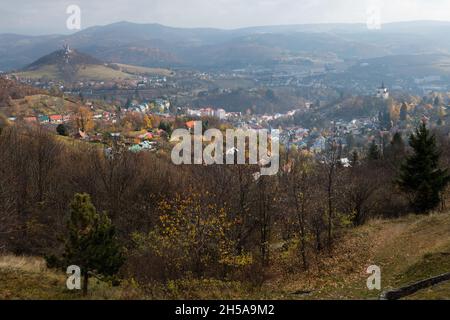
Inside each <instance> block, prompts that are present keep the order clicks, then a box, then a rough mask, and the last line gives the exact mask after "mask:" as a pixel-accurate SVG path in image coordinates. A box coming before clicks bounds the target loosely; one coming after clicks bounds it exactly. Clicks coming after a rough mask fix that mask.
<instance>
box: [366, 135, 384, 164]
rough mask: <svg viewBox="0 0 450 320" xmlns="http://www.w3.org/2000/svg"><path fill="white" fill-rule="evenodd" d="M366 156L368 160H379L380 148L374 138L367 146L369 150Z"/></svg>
mask: <svg viewBox="0 0 450 320" xmlns="http://www.w3.org/2000/svg"><path fill="white" fill-rule="evenodd" d="M367 158H368V159H369V160H379V159H380V158H381V156H380V149H379V148H378V145H377V144H376V143H375V140H373V141H372V143H371V144H370V147H369V152H368V153H367Z"/></svg>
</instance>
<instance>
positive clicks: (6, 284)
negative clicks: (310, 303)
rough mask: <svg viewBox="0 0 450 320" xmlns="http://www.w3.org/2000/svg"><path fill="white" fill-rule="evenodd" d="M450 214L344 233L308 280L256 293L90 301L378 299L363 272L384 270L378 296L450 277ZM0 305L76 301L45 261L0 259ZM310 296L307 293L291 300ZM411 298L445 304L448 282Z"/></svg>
mask: <svg viewBox="0 0 450 320" xmlns="http://www.w3.org/2000/svg"><path fill="white" fill-rule="evenodd" d="M449 234H450V214H448V213H447V214H435V215H431V216H409V217H405V218H401V219H398V220H376V221H373V222H371V223H369V224H367V225H366V226H363V227H359V228H356V229H352V230H350V231H348V232H347V233H346V234H345V235H343V237H342V239H340V241H339V242H338V245H337V247H336V248H335V251H334V253H333V255H332V257H329V256H328V255H326V257H324V258H323V259H320V260H318V261H320V263H316V262H314V261H313V260H314V259H311V269H310V271H308V272H307V273H305V272H300V271H298V270H299V269H298V268H297V267H295V264H294V263H292V262H289V261H291V260H287V262H288V263H290V264H291V265H293V266H294V267H293V268H292V269H293V270H292V272H291V273H290V274H289V275H286V272H285V271H283V272H281V271H280V272H277V270H275V269H274V270H273V271H272V280H270V281H268V282H267V283H266V284H265V285H264V286H263V287H262V288H261V291H259V290H255V288H250V287H246V286H244V285H241V284H239V283H223V282H218V281H217V282H214V281H211V282H208V281H206V280H205V281H206V282H205V281H188V280H186V281H180V282H178V283H173V284H170V285H169V286H167V287H166V288H156V287H155V288H154V291H155V292H157V293H156V294H153V295H152V296H148V295H145V296H144V295H141V294H139V293H138V292H137V291H136V290H135V289H130V287H129V286H128V287H124V286H122V288H111V287H109V286H107V285H106V284H97V283H95V281H93V282H94V283H93V285H92V288H93V290H92V292H91V296H90V298H95V299H115V298H194V299H207V298H247V299H248V298H250V299H252V298H253V299H255V298H272V299H280V298H282V299H376V298H378V296H379V294H380V292H378V291H369V290H368V289H367V288H366V279H367V277H368V275H367V274H366V273H365V271H366V268H367V267H368V266H370V265H372V264H375V265H378V266H380V267H381V269H382V289H383V290H386V289H389V288H396V287H399V286H402V285H406V284H410V283H412V282H415V281H417V280H421V279H424V278H427V277H430V276H435V275H439V274H441V273H444V272H450V237H449ZM0 279H2V286H1V287H0V299H1V298H3V299H4V298H7V299H18V298H25V299H31V298H38V299H47V298H50V299H74V298H75V299H78V298H80V296H79V294H77V293H73V292H69V291H67V290H65V289H64V288H65V285H64V281H65V275H64V274H63V273H55V272H53V271H49V270H46V269H45V267H44V264H43V261H42V259H38V258H26V259H24V258H17V257H11V256H6V257H0ZM298 291H311V293H309V294H303V295H302V294H293V293H294V292H298ZM409 298H414V299H449V298H450V283H443V284H440V285H437V286H435V287H433V288H431V289H426V290H422V291H420V292H418V293H416V294H415V295H413V296H411V297H409Z"/></svg>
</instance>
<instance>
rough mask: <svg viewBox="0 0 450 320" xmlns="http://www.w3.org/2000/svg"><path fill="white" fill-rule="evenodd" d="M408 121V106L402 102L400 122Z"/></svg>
mask: <svg viewBox="0 0 450 320" xmlns="http://www.w3.org/2000/svg"><path fill="white" fill-rule="evenodd" d="M406 120H408V105H407V104H406V102H403V104H402V107H401V108H400V121H406Z"/></svg>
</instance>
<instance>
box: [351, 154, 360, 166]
mask: <svg viewBox="0 0 450 320" xmlns="http://www.w3.org/2000/svg"><path fill="white" fill-rule="evenodd" d="M350 163H351V166H352V167H356V166H357V165H358V164H359V154H358V151H356V150H353V152H352V154H351V160H350Z"/></svg>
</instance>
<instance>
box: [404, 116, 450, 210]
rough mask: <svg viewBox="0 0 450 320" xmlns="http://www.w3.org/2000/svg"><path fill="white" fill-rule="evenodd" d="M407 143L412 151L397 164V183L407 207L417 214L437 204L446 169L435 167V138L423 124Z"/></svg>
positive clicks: (446, 178)
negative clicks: (407, 200)
mask: <svg viewBox="0 0 450 320" xmlns="http://www.w3.org/2000/svg"><path fill="white" fill-rule="evenodd" d="M409 144H410V146H411V147H412V149H413V151H414V152H413V154H411V155H410V156H408V157H407V158H406V161H405V163H404V164H403V165H402V166H401V170H400V176H399V178H398V181H397V183H398V185H399V186H400V188H401V189H402V190H403V191H404V192H405V193H407V194H408V195H409V199H410V204H411V207H412V208H413V209H414V210H415V211H416V212H417V213H426V212H429V211H430V210H433V209H436V208H437V207H438V206H439V203H440V201H441V192H442V191H443V190H444V188H445V187H446V186H447V185H448V183H449V182H450V175H449V173H448V171H447V169H441V168H439V157H440V151H439V149H438V147H437V145H436V138H435V136H434V135H433V134H431V133H430V131H429V130H428V129H427V127H426V125H425V123H422V124H421V125H420V126H419V127H418V128H417V129H416V130H415V133H413V134H411V136H410V141H409Z"/></svg>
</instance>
